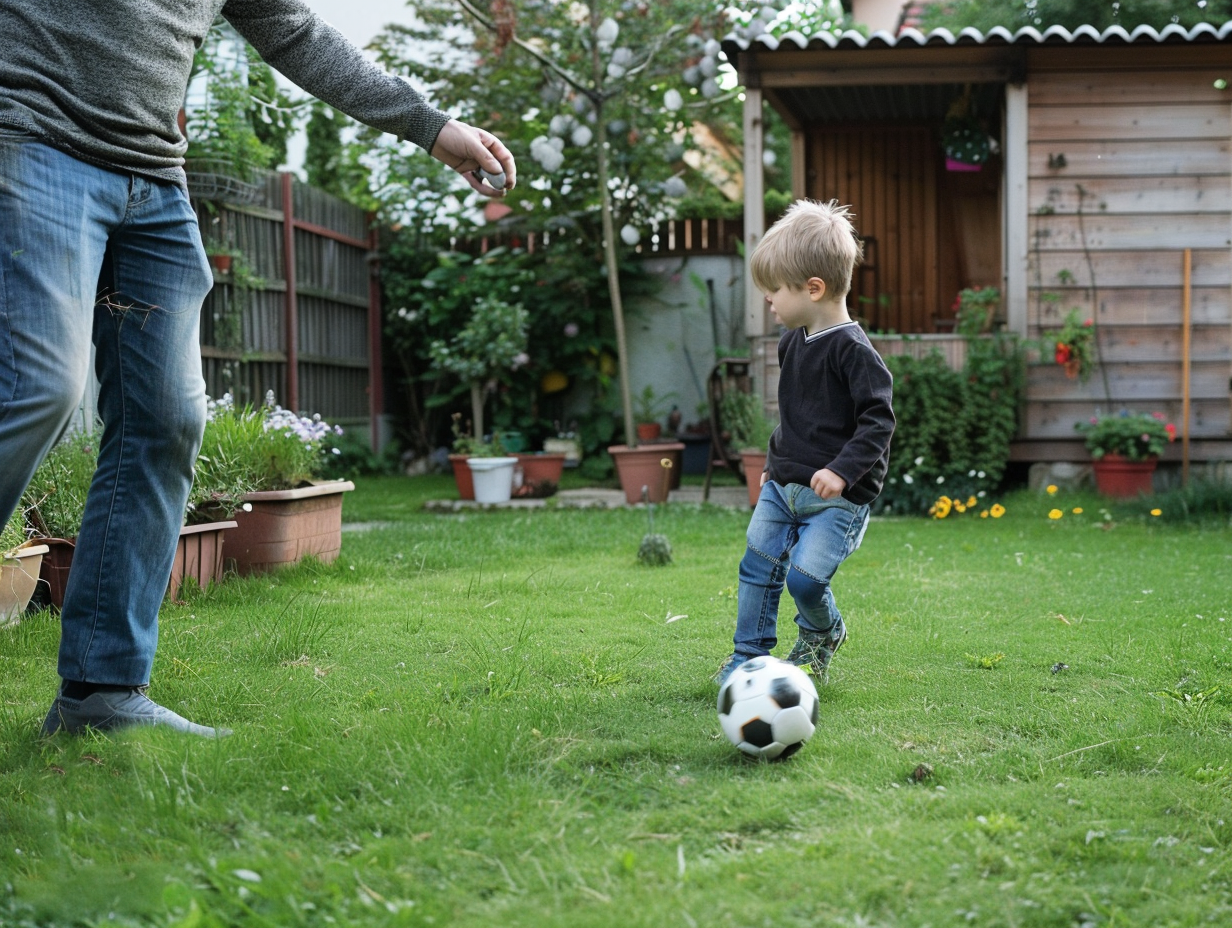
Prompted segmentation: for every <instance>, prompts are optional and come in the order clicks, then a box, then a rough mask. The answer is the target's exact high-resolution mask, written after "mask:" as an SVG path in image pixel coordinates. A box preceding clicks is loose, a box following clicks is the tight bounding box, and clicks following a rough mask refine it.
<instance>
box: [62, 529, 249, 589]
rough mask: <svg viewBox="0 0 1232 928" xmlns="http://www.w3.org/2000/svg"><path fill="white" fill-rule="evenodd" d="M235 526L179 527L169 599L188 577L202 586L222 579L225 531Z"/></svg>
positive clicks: (168, 586)
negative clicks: (178, 539)
mask: <svg viewBox="0 0 1232 928" xmlns="http://www.w3.org/2000/svg"><path fill="white" fill-rule="evenodd" d="M233 528H235V523H234V522H206V523H204V524H202V525H185V526H184V527H183V528H182V529H180V541H179V543H178V544H177V545H176V548H175V563H174V564H172V565H171V580H170V581H169V582H168V583H167V598H168V599H173V600H178V599H179V598H180V593H181V592H182V591H183V589H184V581H185V580H188V579H192V580H193V581H194V582H195V583H196V584H197V586H198V587H199V588H200V589H203V590H204V589H205V588H206V587H208V586H209V585H210V584H211V583H219V582H221V581H222V574H223V561H222V543H223V534H224V533H225V532H226V531H228V530H229V529H233ZM61 602H63V598H61Z"/></svg>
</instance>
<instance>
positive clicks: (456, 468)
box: [449, 454, 475, 499]
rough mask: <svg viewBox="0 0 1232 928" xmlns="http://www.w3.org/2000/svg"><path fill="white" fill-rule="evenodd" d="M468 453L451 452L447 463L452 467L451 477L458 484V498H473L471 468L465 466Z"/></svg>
mask: <svg viewBox="0 0 1232 928" xmlns="http://www.w3.org/2000/svg"><path fill="white" fill-rule="evenodd" d="M467 457H469V455H465V454H451V455H450V456H449V464H450V466H452V467H453V479H454V480H455V481H456V482H457V484H458V499H474V498H475V484H474V482H473V481H472V480H471V469H470V468H469V467H467V466H466V459H467Z"/></svg>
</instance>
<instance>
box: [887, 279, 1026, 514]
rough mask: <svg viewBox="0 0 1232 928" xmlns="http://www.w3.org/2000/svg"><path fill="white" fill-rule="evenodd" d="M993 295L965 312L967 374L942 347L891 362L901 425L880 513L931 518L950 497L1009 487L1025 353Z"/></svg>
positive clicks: (962, 331) (961, 317)
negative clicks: (1001, 322)
mask: <svg viewBox="0 0 1232 928" xmlns="http://www.w3.org/2000/svg"><path fill="white" fill-rule="evenodd" d="M986 296H987V295H985V299H984V300H981V301H976V303H974V304H972V305H971V306H970V307H969V308H967V309H962V308H960V310H959V312H958V316H957V323H956V331H957V332H958V334H959V335H961V336H962V337H963V339H964V341H965V345H966V358H965V361H964V364H963V367H962V370H953V369H952V368H950V366H949V365H948V364H947V363H946V361H945V359H944V358H943V357H942V356H941V354H940V352H938V351H935V350H934V351H932V352H930V353H929V354H927V355H925V356H924V357H922V358H914V357H912V356H911V355H908V354H902V355H891V356H889V357H887V358H886V364H887V366H888V367H889V368H890V371H891V372H892V373H893V374H894V414H895V417H896V420H897V424H896V426H895V430H894V439H893V441H892V443H891V445H890V467H889V472H888V473H887V476H886V482H885V487H884V489H883V491H882V494H881V497H880V498H879V499H878V501H877V504H876V505H877V507H878V510H879V511H883V512H893V513H903V514H913V513H914V514H918V513H924V512H927V511H928V509H929V507H930V506H932V505H933V504H934V503H935V502H936V500H937V498H938V497H939V496H940V495H942V494H944V495H948V496H951V497H953V498H956V499H963V500H965V499H968V498H969V497H975V498H976V499H977V500H985V498H986V497H987V495H988V494H989V493H990V492H992V491H993V490H996V489H997V488H998V487H999V485H1000V484H1001V480H1002V478H1003V477H1004V475H1005V471H1006V466H1007V465H1008V463H1009V452H1010V442H1011V441H1012V440H1013V438H1014V435H1015V434H1016V433H1017V430H1018V415H1019V409H1020V407H1021V404H1022V397H1023V391H1024V388H1025V383H1026V371H1025V354H1024V351H1023V349H1022V347H1021V346H1020V344H1019V342H1018V339H1017V337H1016V336H1014V335H1013V334H1012V333H1008V332H1006V331H1004V330H1003V329H1002V328H1001V327H999V326H996V325H994V324H993V315H992V314H990V313H989V312H988V311H987V307H986V306H985V305H983V304H984V303H986V302H987V300H986Z"/></svg>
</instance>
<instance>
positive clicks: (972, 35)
mask: <svg viewBox="0 0 1232 928" xmlns="http://www.w3.org/2000/svg"><path fill="white" fill-rule="evenodd" d="M1229 41H1232V22H1226V23H1224V24H1223V25H1222V26H1214V25H1211V24H1210V23H1201V24H1199V25H1197V26H1194V27H1193V28H1191V29H1185V28H1183V27H1182V26H1178V25H1171V26H1165V27H1164V28H1163V29H1160V30H1158V31H1157V30H1155V29H1153V28H1151V27H1150V26H1138V27H1137V28H1136V29H1134V30H1132V31H1126V30H1125V29H1124V28H1122V27H1121V26H1110V27H1109V28H1107V29H1105V30H1104V31H1103V32H1100V31H1099V30H1098V29H1095V28H1094V27H1092V26H1079V27H1078V28H1077V29H1075V30H1074V31H1073V32H1070V31H1069V30H1068V29H1065V28H1063V27H1061V26H1050V27H1049V28H1047V29H1045V30H1044V31H1043V32H1040V31H1039V30H1038V29H1033V28H1031V27H1029V26H1024V27H1023V28H1022V29H1019V30H1017V31H1016V32H1011V31H1010V30H1008V29H1006V28H1004V27H1003V26H996V27H994V28H992V29H990V30H988V32H987V33H984V32H980V31H979V30H978V29H972V28H967V29H963V30H962V31H961V32H959V33H958V34H957V35H955V34H954V33H952V32H950V30H948V29H933V30H932V31H931V32H927V33H924V32H921V31H920V30H918V29H904V30H903V31H902V32H900V33H899V34H898V35H894V34H892V33H889V32H885V31H880V32H874V33H873V34H872V35H870V36H865V35H862V34H861V33H859V32H854V31H852V32H844V33H843V34H842V35H837V36H836V35H834V34H833V33H830V32H820V33H818V34H817V35H814V36H813V37H812V38H808V37H806V36H804V35H803V34H802V33H799V32H788V33H786V34H784V35H783V36H781V37H778V38H775V37H774V36H772V35H769V34H764V35H761V36H758V37H757V38H756V39H751V40H750V39H743V38H737V37H735V36H728V37H727V38H726V39H725V40H724V41H723V50H724V51H725V52H726V53H727V57H728V58H734V57H736V56H737V55H738V54H739V53H740V52H742V51H748V50H750V49H752V50H754V51H774V50H775V49H778V48H793V47H794V48H796V49H806V48H807V49H823V48H831V49H856V48H926V47H940V46H964V45H966V46H972V45H984V46H1005V45H1019V46H1031V45H1148V44H1155V45H1165V44H1178V45H1183V44H1193V43H1206V42H1229Z"/></svg>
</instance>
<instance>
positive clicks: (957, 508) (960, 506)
mask: <svg viewBox="0 0 1232 928" xmlns="http://www.w3.org/2000/svg"><path fill="white" fill-rule="evenodd" d="M954 509H955V511H956V512H966V511H967V507H966V506H964V505H963V504H962V503H961V502H960V501H958V500H954Z"/></svg>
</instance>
